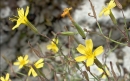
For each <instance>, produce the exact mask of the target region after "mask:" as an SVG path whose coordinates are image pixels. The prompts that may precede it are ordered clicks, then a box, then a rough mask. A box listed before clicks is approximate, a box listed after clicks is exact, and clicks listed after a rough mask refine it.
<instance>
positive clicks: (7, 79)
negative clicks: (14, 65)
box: [0, 73, 11, 81]
mask: <svg viewBox="0 0 130 81" xmlns="http://www.w3.org/2000/svg"><path fill="white" fill-rule="evenodd" d="M0 80H1V81H11V80H10V79H9V73H7V74H6V77H5V78H4V77H0Z"/></svg>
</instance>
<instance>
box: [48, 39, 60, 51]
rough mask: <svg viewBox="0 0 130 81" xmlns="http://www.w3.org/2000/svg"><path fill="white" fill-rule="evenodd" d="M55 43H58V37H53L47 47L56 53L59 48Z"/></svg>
mask: <svg viewBox="0 0 130 81" xmlns="http://www.w3.org/2000/svg"><path fill="white" fill-rule="evenodd" d="M57 44H58V39H53V41H52V42H51V44H49V45H47V49H48V50H52V51H53V52H54V53H56V52H58V50H59V49H58V47H57Z"/></svg>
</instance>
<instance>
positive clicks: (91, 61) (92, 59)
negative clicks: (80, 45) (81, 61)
mask: <svg viewBox="0 0 130 81" xmlns="http://www.w3.org/2000/svg"><path fill="white" fill-rule="evenodd" d="M86 63H87V64H86V65H87V66H91V65H93V63H94V57H91V58H88V59H87V62H86Z"/></svg>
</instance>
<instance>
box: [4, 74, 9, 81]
mask: <svg viewBox="0 0 130 81" xmlns="http://www.w3.org/2000/svg"><path fill="white" fill-rule="evenodd" d="M5 80H6V81H8V80H9V73H7V74H6V78H5Z"/></svg>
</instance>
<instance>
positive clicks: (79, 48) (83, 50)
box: [76, 44, 86, 55]
mask: <svg viewBox="0 0 130 81" xmlns="http://www.w3.org/2000/svg"><path fill="white" fill-rule="evenodd" d="M76 49H77V50H78V52H79V53H81V54H83V55H86V48H85V46H83V45H82V44H79V45H78V47H77V48H76Z"/></svg>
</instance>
